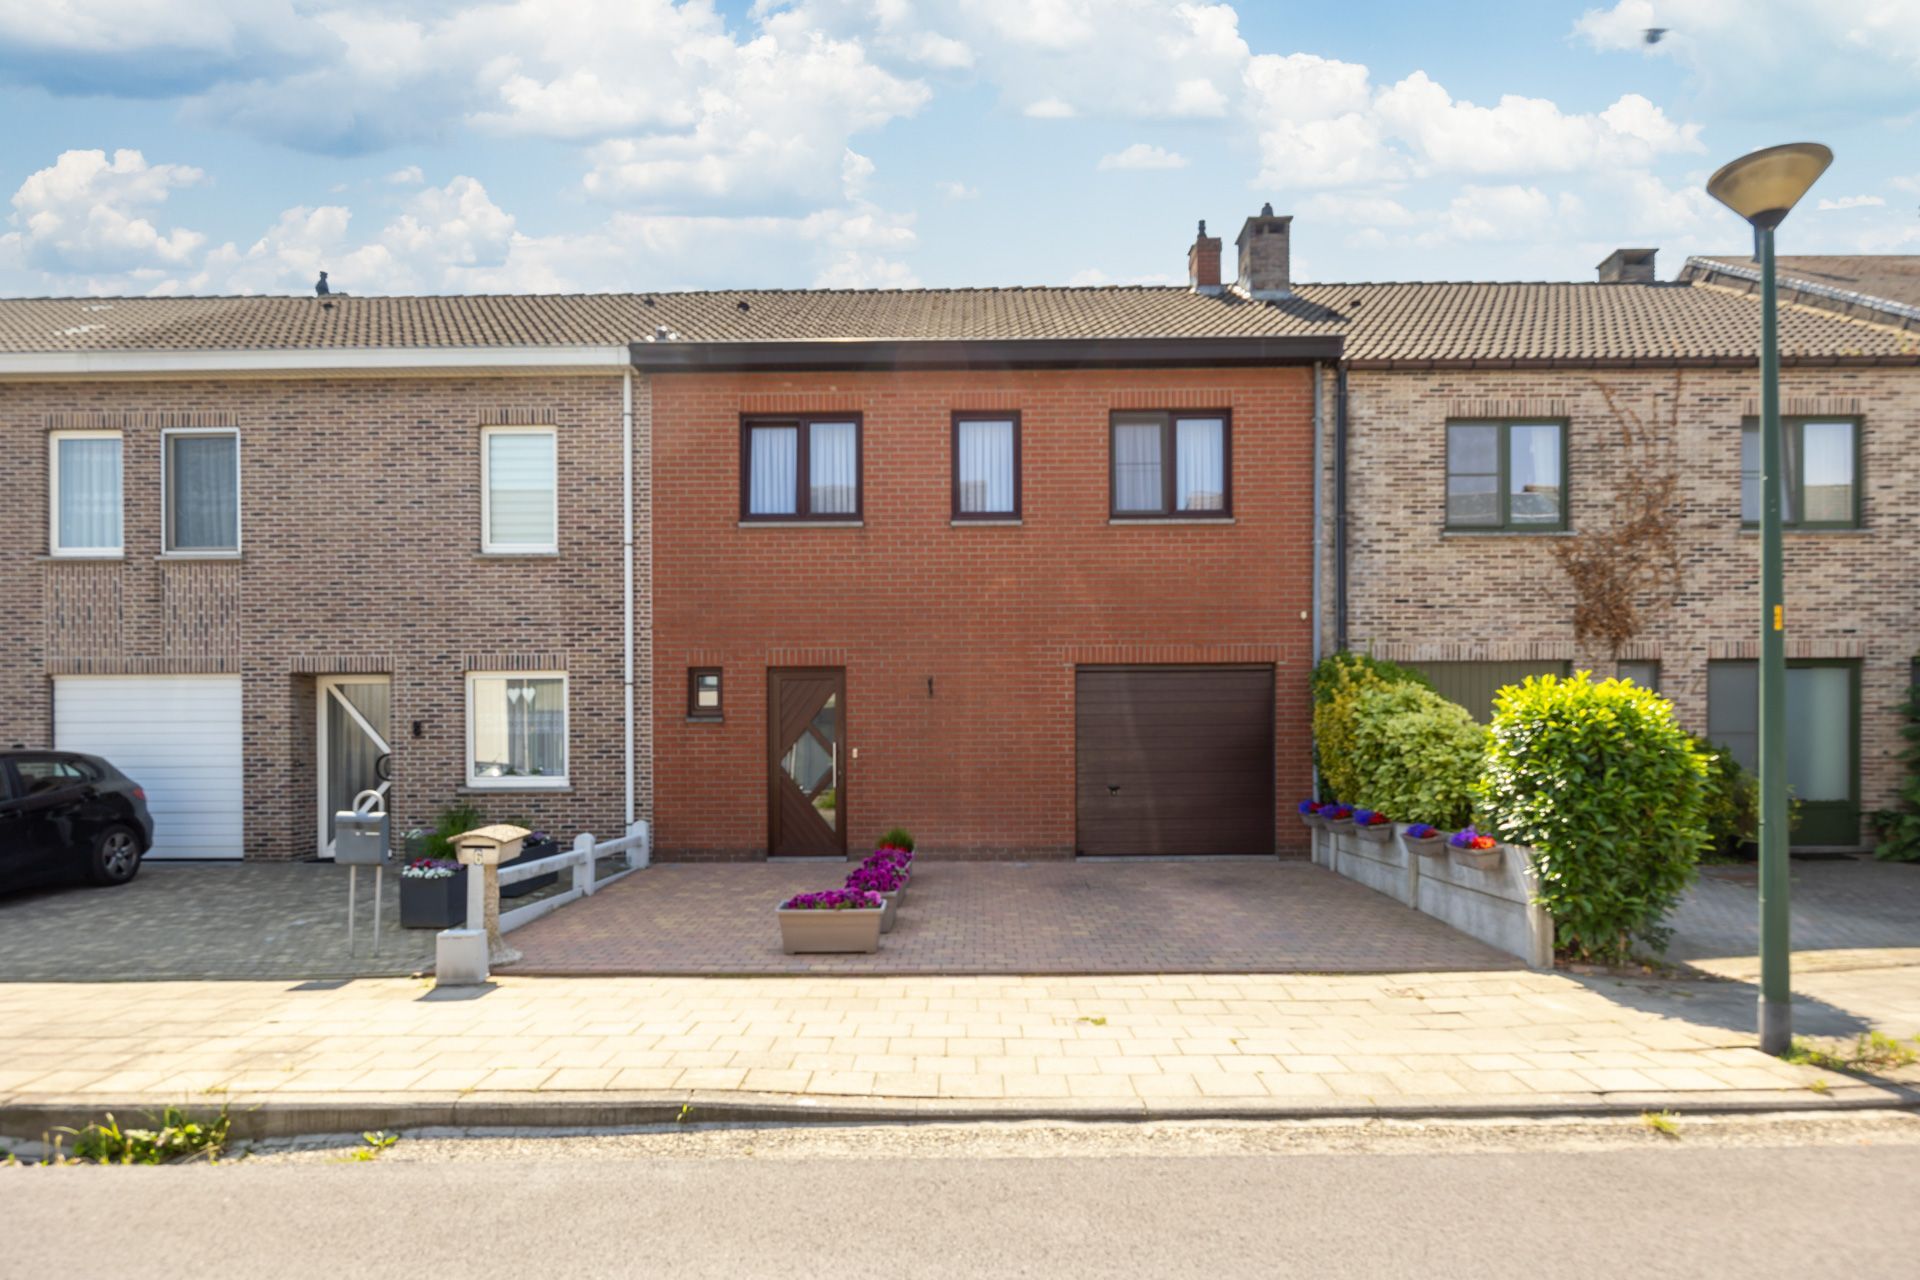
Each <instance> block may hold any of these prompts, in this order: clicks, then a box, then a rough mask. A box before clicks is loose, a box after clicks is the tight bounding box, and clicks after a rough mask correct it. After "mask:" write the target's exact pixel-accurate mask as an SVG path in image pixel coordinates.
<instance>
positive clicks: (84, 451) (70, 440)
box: [48, 431, 124, 556]
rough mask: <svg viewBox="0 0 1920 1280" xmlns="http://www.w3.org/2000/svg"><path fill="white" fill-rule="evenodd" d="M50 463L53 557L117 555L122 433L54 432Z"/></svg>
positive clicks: (50, 542)
mask: <svg viewBox="0 0 1920 1280" xmlns="http://www.w3.org/2000/svg"><path fill="white" fill-rule="evenodd" d="M48 459H49V463H48V466H49V471H48V474H49V477H50V484H49V489H50V491H51V495H52V501H51V506H52V510H51V513H50V515H51V519H50V525H49V528H50V541H49V543H48V550H49V551H51V552H52V554H54V555H56V556H117V555H120V554H121V553H122V551H123V549H124V548H123V546H122V543H121V534H120V433H119V432H118V431H56V432H54V433H53V435H52V436H51V437H50V439H49V442H48Z"/></svg>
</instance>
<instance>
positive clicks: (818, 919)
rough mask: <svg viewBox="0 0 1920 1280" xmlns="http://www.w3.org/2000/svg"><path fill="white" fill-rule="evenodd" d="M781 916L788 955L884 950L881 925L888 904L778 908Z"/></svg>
mask: <svg viewBox="0 0 1920 1280" xmlns="http://www.w3.org/2000/svg"><path fill="white" fill-rule="evenodd" d="M774 914H775V915H777V916H778V917H780V948H781V950H783V951H785V952H786V953H787V954H788V955H790V956H793V955H816V954H825V955H831V954H840V953H846V952H858V951H878V950H879V949H880V924H881V920H882V918H883V917H884V916H885V915H886V914H887V911H886V908H885V907H855V908H851V909H849V910H845V911H789V910H787V909H786V908H784V907H776V908H775V909H774Z"/></svg>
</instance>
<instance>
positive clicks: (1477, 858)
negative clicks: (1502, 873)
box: [1453, 845, 1506, 871]
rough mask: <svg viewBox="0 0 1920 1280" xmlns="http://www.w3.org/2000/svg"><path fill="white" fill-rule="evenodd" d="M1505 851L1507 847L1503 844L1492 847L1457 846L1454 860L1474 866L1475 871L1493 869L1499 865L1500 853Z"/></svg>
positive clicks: (1460, 863)
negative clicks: (1466, 847) (1471, 847)
mask: <svg viewBox="0 0 1920 1280" xmlns="http://www.w3.org/2000/svg"><path fill="white" fill-rule="evenodd" d="M1505 852H1506V849H1505V848H1504V847H1502V846H1501V845H1495V846H1493V848H1491V849H1459V848H1456V849H1454V850H1453V860H1454V861H1455V862H1456V863H1458V864H1459V865H1461V866H1463V867H1472V868H1473V869H1474V870H1475V871H1493V870H1495V869H1496V868H1498V867H1499V865H1500V855H1501V854H1503V853H1505Z"/></svg>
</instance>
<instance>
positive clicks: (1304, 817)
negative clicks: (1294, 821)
mask: <svg viewBox="0 0 1920 1280" xmlns="http://www.w3.org/2000/svg"><path fill="white" fill-rule="evenodd" d="M1300 825H1301V826H1303V827H1305V828H1307V829H1308V830H1309V831H1318V830H1319V829H1320V828H1321V827H1322V826H1324V825H1326V824H1324V823H1322V822H1321V821H1320V815H1319V814H1317V813H1303V814H1301V815H1300Z"/></svg>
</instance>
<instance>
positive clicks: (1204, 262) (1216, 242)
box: [1187, 218, 1221, 294]
mask: <svg viewBox="0 0 1920 1280" xmlns="http://www.w3.org/2000/svg"><path fill="white" fill-rule="evenodd" d="M1187 284H1188V286H1189V287H1190V288H1192V290H1193V291H1194V292H1195V293H1215V294H1217V293H1219V292H1220V291H1221V290H1220V237H1219V236H1210V235H1208V234H1207V220H1206V219H1205V218H1202V219H1201V220H1200V233H1199V234H1198V235H1196V236H1195V237H1194V238H1193V247H1192V248H1191V249H1189V250H1187Z"/></svg>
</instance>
